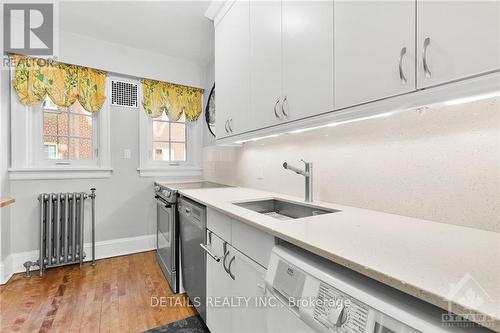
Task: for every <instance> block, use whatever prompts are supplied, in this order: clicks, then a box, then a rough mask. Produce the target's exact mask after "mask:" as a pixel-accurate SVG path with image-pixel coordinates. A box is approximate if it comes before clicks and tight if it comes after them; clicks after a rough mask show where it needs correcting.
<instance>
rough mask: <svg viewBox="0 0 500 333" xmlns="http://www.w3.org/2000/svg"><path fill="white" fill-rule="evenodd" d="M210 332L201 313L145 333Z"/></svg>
mask: <svg viewBox="0 0 500 333" xmlns="http://www.w3.org/2000/svg"><path fill="white" fill-rule="evenodd" d="M173 332H175V333H210V331H209V330H208V327H207V326H206V325H205V323H204V322H203V320H202V319H201V317H200V316H199V315H196V316H192V317H188V318H186V319H181V320H177V321H174V322H173V323H170V324H167V325H163V326H160V327H157V328H153V329H150V330H147V331H146V332H144V333H173Z"/></svg>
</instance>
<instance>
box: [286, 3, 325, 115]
mask: <svg viewBox="0 0 500 333" xmlns="http://www.w3.org/2000/svg"><path fill="white" fill-rule="evenodd" d="M282 6H283V7H282V16H283V99H284V101H283V108H284V111H285V112H286V113H287V114H288V118H287V120H296V119H300V118H304V117H308V116H312V115H315V114H319V113H324V112H328V111H332V110H333V108H334V105H333V89H334V88H333V77H334V76H333V66H334V64H333V0H326V1H283V4H282ZM285 97H286V99H285Z"/></svg>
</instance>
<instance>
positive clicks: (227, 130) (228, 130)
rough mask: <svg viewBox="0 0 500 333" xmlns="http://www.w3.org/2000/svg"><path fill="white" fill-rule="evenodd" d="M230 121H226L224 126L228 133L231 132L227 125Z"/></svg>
mask: <svg viewBox="0 0 500 333" xmlns="http://www.w3.org/2000/svg"><path fill="white" fill-rule="evenodd" d="M228 121H229V120H226V123H225V124H224V128H225V129H226V133H229V130H228V129H227V123H228Z"/></svg>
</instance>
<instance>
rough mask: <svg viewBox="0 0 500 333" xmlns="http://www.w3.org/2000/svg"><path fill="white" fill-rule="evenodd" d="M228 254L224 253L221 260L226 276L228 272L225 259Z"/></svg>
mask: <svg viewBox="0 0 500 333" xmlns="http://www.w3.org/2000/svg"><path fill="white" fill-rule="evenodd" d="M228 254H229V251H227V252H225V253H224V258H223V259H222V266H223V267H224V270H225V271H226V273H227V274H229V271H228V269H227V267H226V258H227V255H228Z"/></svg>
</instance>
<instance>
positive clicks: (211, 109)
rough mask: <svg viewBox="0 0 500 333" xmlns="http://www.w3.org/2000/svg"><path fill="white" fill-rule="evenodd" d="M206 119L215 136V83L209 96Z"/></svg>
mask: <svg viewBox="0 0 500 333" xmlns="http://www.w3.org/2000/svg"><path fill="white" fill-rule="evenodd" d="M205 119H206V121H207V126H208V129H209V130H210V133H212V135H213V136H215V83H214V85H213V87H212V90H210V95H209V96H208V101H207V106H206V107H205Z"/></svg>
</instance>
